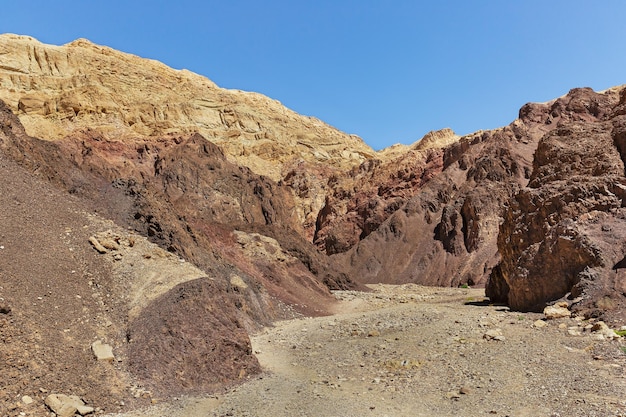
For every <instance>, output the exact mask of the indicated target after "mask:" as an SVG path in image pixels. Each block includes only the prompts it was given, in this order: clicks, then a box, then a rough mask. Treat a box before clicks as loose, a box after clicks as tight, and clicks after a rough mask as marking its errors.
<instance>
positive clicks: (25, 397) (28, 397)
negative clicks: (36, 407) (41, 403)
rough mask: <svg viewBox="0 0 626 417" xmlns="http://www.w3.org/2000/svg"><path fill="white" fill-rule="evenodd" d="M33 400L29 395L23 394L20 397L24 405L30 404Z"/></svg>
mask: <svg viewBox="0 0 626 417" xmlns="http://www.w3.org/2000/svg"><path fill="white" fill-rule="evenodd" d="M33 401H34V400H33V397H31V396H30V395H24V396H23V397H22V402H23V403H24V404H25V405H29V404H32V403H33Z"/></svg>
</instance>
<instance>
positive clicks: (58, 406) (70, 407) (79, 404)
mask: <svg viewBox="0 0 626 417" xmlns="http://www.w3.org/2000/svg"><path fill="white" fill-rule="evenodd" d="M44 402H45V404H46V405H47V406H48V407H49V408H50V409H51V410H52V411H54V412H55V413H56V415H57V417H73V416H74V414H75V413H76V412H78V413H79V414H80V415H83V416H84V415H86V414H90V413H93V412H94V409H93V408H92V407H88V406H86V405H85V403H84V402H83V400H81V399H80V398H79V397H78V396H76V395H64V394H50V395H48V396H47V397H46V399H45V401H44Z"/></svg>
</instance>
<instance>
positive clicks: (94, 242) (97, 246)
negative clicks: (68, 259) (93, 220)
mask: <svg viewBox="0 0 626 417" xmlns="http://www.w3.org/2000/svg"><path fill="white" fill-rule="evenodd" d="M89 243H91V245H92V246H93V247H94V249H95V250H97V251H98V252H99V253H107V252H108V249H107V248H105V247H104V246H102V244H101V243H100V241H99V240H98V238H96V237H95V236H91V237H90V238H89Z"/></svg>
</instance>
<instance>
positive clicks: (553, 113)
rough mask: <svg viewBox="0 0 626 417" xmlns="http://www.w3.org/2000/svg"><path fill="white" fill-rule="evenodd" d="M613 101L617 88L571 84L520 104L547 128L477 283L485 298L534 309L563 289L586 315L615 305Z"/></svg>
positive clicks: (617, 185)
mask: <svg viewBox="0 0 626 417" xmlns="http://www.w3.org/2000/svg"><path fill="white" fill-rule="evenodd" d="M623 97H624V93H623V90H622V92H621V96H620V93H619V90H609V91H607V92H605V93H601V94H598V93H595V92H593V91H591V90H590V89H577V90H572V91H571V92H570V93H569V94H568V95H567V96H565V97H563V98H560V99H558V100H555V101H554V102H552V103H548V104H546V105H527V106H525V107H524V108H522V111H521V112H520V114H521V117H522V119H523V120H524V118H525V117H529V118H530V119H531V120H532V121H535V122H543V123H549V124H552V125H556V126H555V128H554V129H553V130H551V131H549V132H548V133H546V134H545V135H544V136H543V137H542V139H541V141H540V142H539V145H538V147H537V151H536V153H535V159H534V163H533V172H532V175H531V177H530V182H529V184H528V187H527V188H524V189H522V190H520V192H519V193H518V194H517V195H515V197H514V198H513V199H511V201H510V207H509V208H508V209H507V211H506V213H505V216H504V222H503V224H502V226H501V228H500V234H499V236H498V248H499V251H500V254H501V256H502V261H501V263H500V264H499V266H498V268H496V269H495V270H494V272H493V274H492V276H491V279H490V282H489V285H488V286H487V295H488V296H489V297H491V298H492V299H493V300H497V301H504V302H507V303H509V305H510V306H511V307H513V308H515V309H520V310H541V309H543V307H544V306H545V304H546V303H547V302H549V301H553V300H556V299H559V298H561V297H563V296H565V295H568V294H569V295H570V298H571V299H575V301H576V302H575V303H574V306H573V309H574V310H575V311H579V312H584V313H585V314H588V315H599V314H601V312H602V311H606V310H611V309H613V310H615V311H617V307H618V306H621V305H623V304H624V302H625V299H624V297H625V293H624V291H623V288H622V287H623V285H622V284H620V282H621V281H622V279H621V275H620V274H621V271H620V269H621V268H620V267H619V266H618V263H619V261H620V260H622V259H623V257H624V254H625V253H626V252H625V249H626V247H624V238H626V223H624V216H625V212H624V208H623V206H624V203H623V202H624V201H625V200H624V197H626V193H625V191H626V178H624V163H623V160H624V155H623V154H621V153H620V152H621V150H622V149H623V138H624V131H625V130H624V126H625V120H624V119H623V117H624V116H623V115H620V114H619V109H620V105H621V104H622V102H623ZM616 265H617V266H616ZM607 306H611V307H610V308H608V309H607V308H606V307H607ZM607 314H608V315H609V316H610V315H611V314H612V313H611V311H608V312H607Z"/></svg>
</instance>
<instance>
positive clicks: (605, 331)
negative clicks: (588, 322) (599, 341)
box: [591, 321, 621, 340]
mask: <svg viewBox="0 0 626 417" xmlns="http://www.w3.org/2000/svg"><path fill="white" fill-rule="evenodd" d="M591 331H592V332H593V333H595V334H596V335H602V336H603V339H608V340H614V339H619V338H620V337H621V336H620V335H618V334H617V333H615V330H613V329H611V328H610V327H609V326H607V325H606V323H605V322H603V321H599V322H597V323H594V324H593V326H592V327H591Z"/></svg>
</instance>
